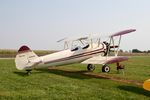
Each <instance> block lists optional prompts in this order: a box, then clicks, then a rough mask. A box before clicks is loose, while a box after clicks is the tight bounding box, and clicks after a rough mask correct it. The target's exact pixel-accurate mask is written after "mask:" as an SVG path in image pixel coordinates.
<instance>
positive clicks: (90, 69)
mask: <svg viewBox="0 0 150 100" xmlns="http://www.w3.org/2000/svg"><path fill="white" fill-rule="evenodd" d="M87 70H88V71H94V70H95V66H94V65H92V64H88V65H87Z"/></svg>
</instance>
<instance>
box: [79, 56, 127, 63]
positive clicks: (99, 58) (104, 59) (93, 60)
mask: <svg viewBox="0 0 150 100" xmlns="http://www.w3.org/2000/svg"><path fill="white" fill-rule="evenodd" d="M126 60H128V57H126V56H107V57H103V56H96V57H92V58H89V59H87V60H85V61H83V62H81V63H82V64H112V63H117V62H122V61H126Z"/></svg>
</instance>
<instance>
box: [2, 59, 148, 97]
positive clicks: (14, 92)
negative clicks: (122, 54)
mask: <svg viewBox="0 0 150 100" xmlns="http://www.w3.org/2000/svg"><path fill="white" fill-rule="evenodd" d="M124 64H126V69H125V75H122V74H116V67H115V65H110V66H112V67H111V72H110V73H109V75H113V76H117V77H122V78H127V79H134V80H139V81H144V80H146V79H148V78H150V77H149V75H150V57H133V58H131V59H130V60H129V61H128V62H124ZM61 69H64V70H70V72H68V71H63V70H61ZM85 70H86V65H81V64H74V65H68V66H60V67H58V69H57V70H38V71H37V70H36V71H35V70H34V71H32V75H30V76H27V75H26V74H25V72H23V71H18V70H17V69H16V68H15V64H14V60H13V59H5V60H4V59H1V60H0V99H1V100H31V99H33V100H150V92H148V91H145V90H144V89H143V88H142V87H139V86H136V85H134V84H125V83H120V82H115V81H111V80H109V79H104V78H95V77H92V76H87V75H83V74H82V73H83V71H85ZM93 73H101V67H99V66H98V65H96V70H95V71H94V72H93Z"/></svg>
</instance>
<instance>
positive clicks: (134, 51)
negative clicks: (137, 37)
mask: <svg viewBox="0 0 150 100" xmlns="http://www.w3.org/2000/svg"><path fill="white" fill-rule="evenodd" d="M132 53H142V51H140V50H138V49H132Z"/></svg>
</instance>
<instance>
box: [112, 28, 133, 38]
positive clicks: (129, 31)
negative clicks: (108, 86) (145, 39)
mask: <svg viewBox="0 0 150 100" xmlns="http://www.w3.org/2000/svg"><path fill="white" fill-rule="evenodd" d="M134 31H136V29H129V30H124V31H120V32H117V33H115V34H112V35H111V36H110V37H115V36H120V35H124V34H128V33H131V32H134Z"/></svg>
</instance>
